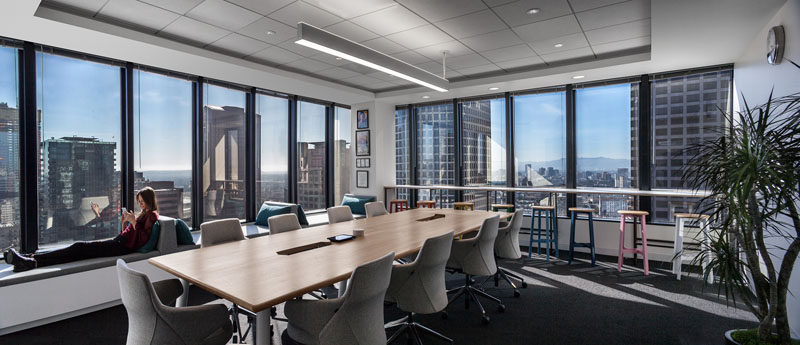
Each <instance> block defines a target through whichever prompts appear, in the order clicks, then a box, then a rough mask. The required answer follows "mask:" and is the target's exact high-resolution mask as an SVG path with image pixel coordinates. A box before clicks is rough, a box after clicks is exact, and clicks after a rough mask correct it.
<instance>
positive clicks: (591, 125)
mask: <svg viewBox="0 0 800 345" xmlns="http://www.w3.org/2000/svg"><path fill="white" fill-rule="evenodd" d="M637 89H638V84H618V85H607V86H599V87H592V88H585V89H579V90H576V91H575V107H576V112H575V118H576V119H575V120H576V124H575V130H576V146H577V147H576V150H577V158H578V159H577V185H578V187H598V188H631V187H632V186H633V185H635V183H634V182H633V181H632V178H631V168H632V167H633V166H635V164H636V159H635V158H634V159H632V157H635V156H634V154H635V152H634V151H632V150H631V146H632V145H631V138H633V137H635V134H636V132H635V131H632V129H635V128H636V126H635V125H632V123H635V121H636V118H637V116H638V113H635V112H636V110H637V109H638V106H637V105H636V102H633V101H632V100H635V99H637V96H638V94H637V93H636V91H637ZM577 205H578V206H579V207H589V208H594V209H595V210H596V213H595V215H596V216H597V217H598V218H607V219H615V218H617V217H619V215H618V214H617V211H619V210H625V209H629V208H631V209H632V208H635V205H633V197H630V196H623V195H599V194H578V195H577Z"/></svg>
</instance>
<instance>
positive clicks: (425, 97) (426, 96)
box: [422, 95, 431, 99]
mask: <svg viewBox="0 0 800 345" xmlns="http://www.w3.org/2000/svg"><path fill="white" fill-rule="evenodd" d="M422 98H423V99H428V98H431V96H428V95H425V96H422Z"/></svg>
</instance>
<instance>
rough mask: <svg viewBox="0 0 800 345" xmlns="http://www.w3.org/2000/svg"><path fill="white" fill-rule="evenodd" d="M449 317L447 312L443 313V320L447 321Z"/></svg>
mask: <svg viewBox="0 0 800 345" xmlns="http://www.w3.org/2000/svg"><path fill="white" fill-rule="evenodd" d="M447 317H448V316H447V312H446V311H443V312H442V320H447Z"/></svg>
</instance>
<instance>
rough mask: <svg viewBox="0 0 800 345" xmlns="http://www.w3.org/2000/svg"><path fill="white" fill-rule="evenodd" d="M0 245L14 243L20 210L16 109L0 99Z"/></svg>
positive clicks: (17, 116) (5, 246)
mask: <svg viewBox="0 0 800 345" xmlns="http://www.w3.org/2000/svg"><path fill="white" fill-rule="evenodd" d="M0 157H2V159H0V233H3V234H6V233H7V235H8V236H3V237H0V248H7V247H11V246H16V244H17V243H15V242H16V240H15V239H16V238H17V236H16V234H14V233H12V232H14V231H15V229H16V226H18V223H19V219H20V211H19V187H20V185H19V179H20V175H19V111H18V110H17V109H16V108H11V107H9V106H8V104H6V103H0Z"/></svg>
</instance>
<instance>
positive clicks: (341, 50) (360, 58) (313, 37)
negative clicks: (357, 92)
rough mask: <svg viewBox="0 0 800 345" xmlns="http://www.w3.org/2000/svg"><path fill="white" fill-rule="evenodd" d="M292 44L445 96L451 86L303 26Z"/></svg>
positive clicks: (426, 73)
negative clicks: (443, 93) (389, 75)
mask: <svg viewBox="0 0 800 345" xmlns="http://www.w3.org/2000/svg"><path fill="white" fill-rule="evenodd" d="M294 43H297V44H299V45H302V46H305V47H308V48H311V49H315V50H319V51H321V52H323V53H327V54H331V55H333V56H336V57H340V58H342V59H345V60H348V61H352V62H355V63H357V64H360V65H364V66H367V67H369V68H372V69H375V70H378V71H381V72H384V73H388V74H391V75H393V76H395V77H398V78H403V79H405V80H408V81H410V82H413V83H417V84H419V85H422V86H425V87H428V88H431V89H434V90H436V91H439V92H446V91H447V88H448V87H449V86H450V82H449V81H447V79H444V78H441V77H439V76H437V75H435V74H433V73H430V72H428V71H425V70H423V69H420V68H418V67H415V66H412V65H410V64H408V63H406V62H403V61H400V60H398V59H395V58H393V57H391V56H388V55H386V54H383V53H381V52H378V51H375V50H373V49H370V48H367V47H365V46H363V45H361V44H358V43H356V42H353V41H351V40H348V39H346V38H344V37H341V36H338V35H336V34H333V33H330V32H328V31H325V30H322V29H320V28H317V27H314V26H312V25H309V24H306V23H303V22H300V23H298V24H297V40H296V41H295V42H294Z"/></svg>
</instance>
